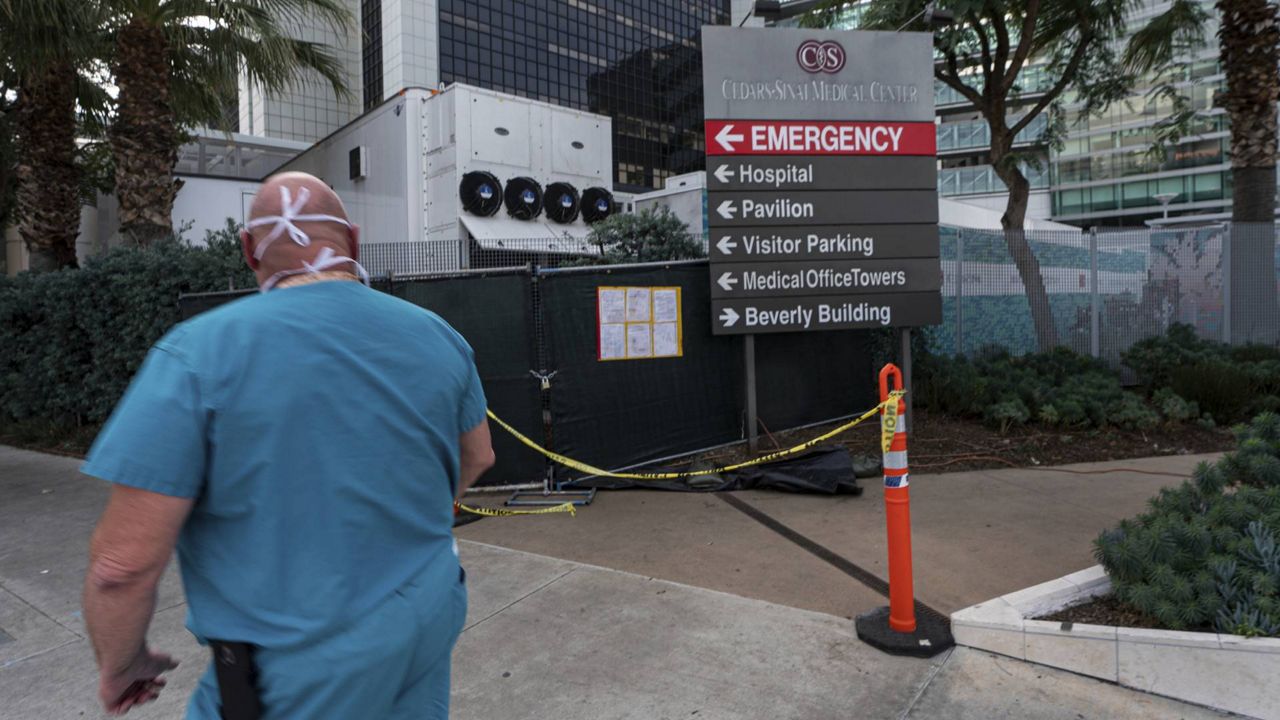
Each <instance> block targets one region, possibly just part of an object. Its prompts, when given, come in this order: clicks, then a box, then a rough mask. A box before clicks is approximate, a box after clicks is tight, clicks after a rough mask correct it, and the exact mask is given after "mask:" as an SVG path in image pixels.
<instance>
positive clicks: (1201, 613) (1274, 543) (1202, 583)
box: [1094, 415, 1280, 635]
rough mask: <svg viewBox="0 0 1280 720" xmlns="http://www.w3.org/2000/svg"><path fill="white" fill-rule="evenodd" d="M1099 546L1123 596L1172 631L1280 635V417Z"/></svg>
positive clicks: (1266, 420) (1261, 424)
mask: <svg viewBox="0 0 1280 720" xmlns="http://www.w3.org/2000/svg"><path fill="white" fill-rule="evenodd" d="M1237 436H1238V437H1239V438H1240V447H1239V449H1238V450H1237V451H1236V452H1233V453H1230V454H1228V455H1227V456H1226V457H1225V458H1224V459H1223V460H1222V462H1221V463H1219V464H1218V465H1217V466H1214V465H1209V464H1202V465H1201V466H1200V467H1199V468H1197V469H1196V471H1195V473H1194V475H1193V477H1192V479H1191V480H1189V481H1187V482H1184V483H1183V484H1182V485H1181V486H1179V487H1176V488H1166V489H1164V490H1161V491H1160V493H1159V494H1158V495H1157V496H1156V497H1155V498H1153V499H1152V500H1151V507H1150V510H1148V511H1147V512H1146V513H1143V514H1142V515H1139V516H1137V517H1135V518H1132V519H1128V520H1123V521H1121V522H1120V524H1119V525H1118V526H1117V527H1115V528H1113V529H1111V530H1107V531H1105V532H1103V533H1102V534H1101V535H1100V536H1099V537H1098V539H1097V540H1096V541H1095V543H1094V548H1095V555H1096V557H1097V559H1098V562H1100V563H1102V565H1103V567H1104V568H1106V571H1107V574H1108V575H1110V576H1111V580H1112V583H1113V586H1114V587H1115V593H1116V597H1117V598H1118V599H1120V600H1121V601H1122V602H1124V603H1126V604H1128V605H1131V606H1132V607H1133V608H1135V609H1136V610H1139V611H1140V612H1142V613H1144V614H1146V615H1149V616H1151V617H1153V618H1155V619H1156V620H1158V621H1160V622H1161V623H1162V624H1163V625H1165V626H1166V627H1168V628H1170V629H1174V630H1181V629H1206V628H1210V627H1212V628H1213V629H1216V630H1217V631H1218V632H1225V633H1232V634H1237V635H1280V544H1278V538H1280V417H1278V416H1274V415H1272V416H1261V417H1259V418H1257V419H1256V420H1255V421H1254V422H1253V423H1251V424H1250V425H1249V426H1247V427H1244V428H1240V429H1239V430H1238V431H1237Z"/></svg>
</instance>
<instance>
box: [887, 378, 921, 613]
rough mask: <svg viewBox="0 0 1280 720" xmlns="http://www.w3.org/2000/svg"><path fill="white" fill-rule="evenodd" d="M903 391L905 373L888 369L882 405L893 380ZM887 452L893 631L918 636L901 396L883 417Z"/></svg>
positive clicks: (904, 417) (909, 479)
mask: <svg viewBox="0 0 1280 720" xmlns="http://www.w3.org/2000/svg"><path fill="white" fill-rule="evenodd" d="M890 378H892V379H893V380H894V381H895V382H894V390H895V391H897V392H901V391H902V371H901V370H899V369H898V368H897V366H896V365H886V366H885V367H884V370H881V371H880V402H888V401H889V399H890V395H889V393H890V391H889V380H890ZM880 417H881V420H880V426H881V440H882V445H884V446H885V447H883V448H882V449H883V451H884V520H885V526H886V528H887V529H888V534H889V627H890V628H892V629H893V630H895V631H897V632H904V633H909V632H915V629H916V609H915V592H914V588H913V587H912V582H911V491H910V489H909V486H910V484H911V471H910V469H909V468H908V467H907V403H906V401H905V400H903V399H902V396H901V395H899V396H898V402H897V407H892V408H885V411H884V412H883V413H882V414H881V416H880Z"/></svg>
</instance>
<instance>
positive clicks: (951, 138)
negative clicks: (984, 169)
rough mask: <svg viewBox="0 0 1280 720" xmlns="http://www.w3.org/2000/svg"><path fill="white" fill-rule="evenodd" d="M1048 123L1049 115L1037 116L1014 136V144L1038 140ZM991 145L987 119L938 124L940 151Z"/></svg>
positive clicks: (979, 147) (1013, 120)
mask: <svg viewBox="0 0 1280 720" xmlns="http://www.w3.org/2000/svg"><path fill="white" fill-rule="evenodd" d="M1009 122H1010V123H1013V122H1016V119H1010V121H1009ZM1048 125H1049V119H1048V118H1047V117H1045V116H1044V115H1039V116H1037V117H1036V118H1035V119H1034V120H1032V121H1031V124H1029V125H1027V127H1026V128H1024V129H1023V130H1022V131H1021V132H1019V133H1018V135H1017V137H1016V138H1014V141H1013V142H1014V144H1015V145H1018V144H1026V143H1034V142H1036V141H1038V140H1039V139H1040V135H1041V134H1043V133H1044V130H1045V128H1046V127H1048ZM989 147H991V126H990V125H988V124H987V121H986V120H974V121H971V122H952V123H942V124H941V125H939V126H938V152H940V153H944V152H950V151H955V150H971V149H973V150H976V149H982V148H989Z"/></svg>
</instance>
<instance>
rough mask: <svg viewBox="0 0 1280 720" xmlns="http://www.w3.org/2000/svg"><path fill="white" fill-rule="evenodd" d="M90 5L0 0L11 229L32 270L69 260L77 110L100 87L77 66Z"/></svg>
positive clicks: (95, 105)
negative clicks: (10, 140)
mask: <svg viewBox="0 0 1280 720" xmlns="http://www.w3.org/2000/svg"><path fill="white" fill-rule="evenodd" d="M94 11H95V8H94V6H93V5H92V4H91V3H85V2H83V1H82V0H0V87H2V90H3V92H4V93H5V94H6V96H8V95H9V94H10V93H13V95H14V96H16V102H15V104H14V106H13V108H12V109H11V110H10V109H9V108H6V120H7V119H8V118H9V117H12V118H13V127H14V129H15V131H16V135H17V142H16V148H15V150H16V152H15V155H16V163H15V165H16V167H15V169H14V175H16V180H17V188H16V198H15V206H16V207H15V214H16V216H17V219H18V232H19V234H20V235H21V237H22V239H23V242H24V243H25V244H26V246H27V249H28V251H29V252H30V253H31V269H32V270H33V271H36V272H41V271H47V270H56V269H58V268H63V267H74V266H75V265H76V237H77V236H78V235H79V231H80V205H81V202H80V200H81V194H82V193H81V182H80V180H81V174H80V169H79V167H78V165H77V157H78V149H77V144H76V138H77V127H78V112H77V109H78V108H79V110H80V111H81V113H85V112H88V113H100V112H101V110H102V109H103V107H104V102H105V99H106V98H105V94H104V93H103V92H102V90H101V88H98V87H96V86H95V85H94V83H92V82H90V81H89V80H88V79H87V78H86V77H85V76H84V73H85V72H87V71H88V70H90V69H91V68H90V62H89V60H88V59H89V58H92V57H93V56H94V54H95V49H96V45H95V42H96V38H97V32H96V31H97V27H98V24H97V20H98V18H97V17H96V16H95V14H94Z"/></svg>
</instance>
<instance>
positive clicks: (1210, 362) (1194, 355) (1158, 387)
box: [1123, 325, 1280, 424]
mask: <svg viewBox="0 0 1280 720" xmlns="http://www.w3.org/2000/svg"><path fill="white" fill-rule="evenodd" d="M1123 359H1124V363H1125V365H1127V366H1128V367H1129V368H1131V369H1132V370H1133V371H1134V372H1135V373H1136V374H1137V376H1138V381H1139V382H1140V383H1141V384H1142V385H1143V386H1145V387H1146V389H1147V391H1148V392H1150V393H1159V392H1160V391H1162V390H1165V389H1168V390H1169V391H1172V392H1173V393H1174V394H1176V395H1177V396H1178V397H1180V398H1183V399H1184V400H1186V401H1187V402H1189V403H1194V404H1195V405H1196V406H1197V407H1198V408H1199V409H1200V410H1201V412H1202V413H1204V414H1207V415H1208V416H1209V417H1210V418H1212V419H1213V420H1214V421H1215V422H1217V423H1218V424H1231V423H1234V422H1239V421H1241V420H1244V419H1246V418H1249V417H1253V416H1254V415H1257V414H1258V413H1261V412H1268V411H1276V410H1280V349H1277V348H1273V347H1270V346H1265V345H1243V346H1240V347H1232V346H1230V345H1226V344H1224V343H1218V342H1213V341H1210V340H1204V339H1202V338H1200V337H1199V336H1198V335H1197V334H1196V330H1195V328H1193V327H1191V326H1190V325H1174V326H1173V327H1171V328H1170V329H1169V332H1168V333H1167V334H1166V335H1164V336H1162V337H1154V338H1149V339H1147V340H1143V341H1141V342H1138V343H1135V344H1134V345H1133V347H1132V348H1130V349H1129V350H1128V351H1127V352H1125V353H1124V355H1123ZM1157 403H1159V401H1158V400H1157Z"/></svg>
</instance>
